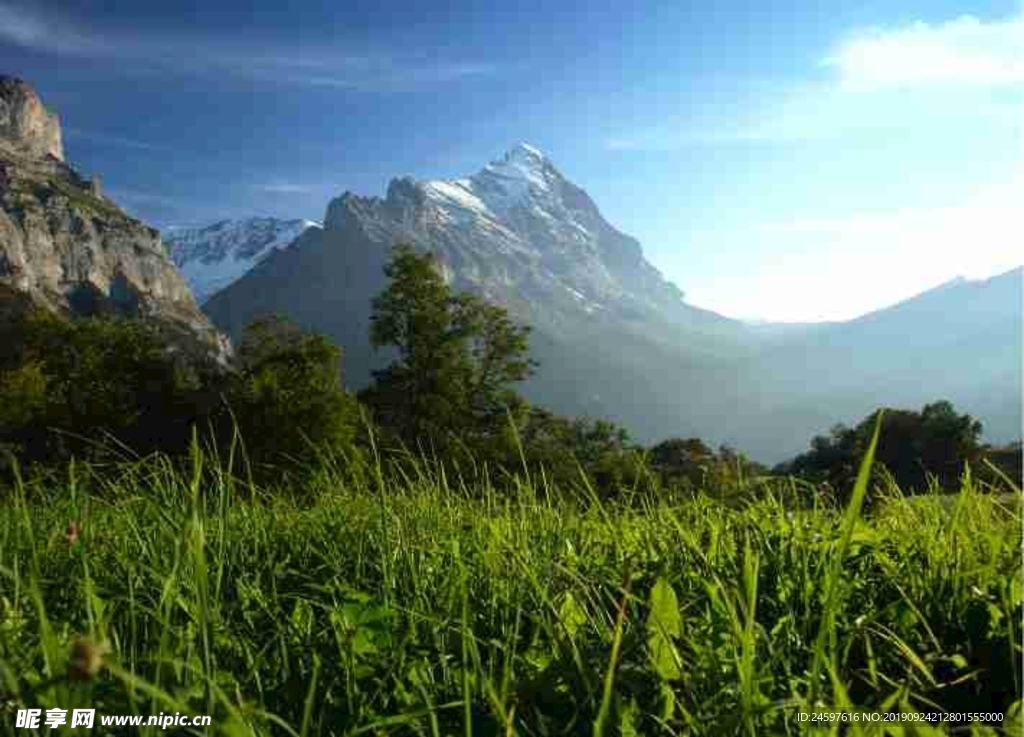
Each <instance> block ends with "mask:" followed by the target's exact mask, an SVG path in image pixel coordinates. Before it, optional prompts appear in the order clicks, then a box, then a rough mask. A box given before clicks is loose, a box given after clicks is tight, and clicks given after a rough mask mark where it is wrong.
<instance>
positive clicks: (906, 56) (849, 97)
mask: <svg viewBox="0 0 1024 737" xmlns="http://www.w3.org/2000/svg"><path fill="white" fill-rule="evenodd" d="M821 71H824V72H825V75H826V78H824V79H821V78H820V77H821V75H820V72H821ZM756 86H757V85H756V83H752V87H751V88H752V89H753V88H754V87H756ZM771 86H772V87H773V89H770V90H768V91H767V92H766V93H761V94H757V95H755V96H754V97H753V98H752V99H750V100H748V104H747V105H745V106H744V107H743V108H742V109H739V110H736V109H733V110H729V111H727V112H726V111H718V114H717V116H715V115H714V114H713V115H712V118H713V119H711V120H704V121H701V122H700V123H695V122H693V121H671V122H668V123H664V124H660V125H658V126H655V127H651V128H645V129H639V130H632V131H625V132H621V133H618V134H616V135H613V136H609V137H607V138H606V139H604V141H603V143H604V146H605V148H607V149H609V150H613V151H670V150H679V149H686V148H692V147H705V146H746V145H758V144H770V145H779V144H782V145H788V144H802V143H808V142H814V141H831V140H840V139H849V138H851V137H865V136H877V135H879V134H883V133H886V132H896V133H899V132H901V131H906V130H908V129H912V128H914V127H916V126H928V127H932V126H933V125H934V124H935V121H941V122H942V124H943V125H947V126H950V125H953V124H956V125H959V126H961V128H962V129H964V130H967V129H972V130H976V131H979V132H983V131H986V130H987V131H990V132H991V131H994V130H1000V131H1004V132H1005V131H1007V130H1012V131H1014V135H1017V136H1020V135H1021V134H1024V13H1021V14H1018V15H1016V16H1012V17H1010V18H1007V19H1004V20H998V21H989V22H986V21H982V20H979V19H978V18H975V17H972V16H961V17H959V18H956V19H953V20H949V21H947V22H944V23H937V24H927V23H923V22H918V23H912V24H909V25H907V26H899V27H892V28H887V29H886V28H874V29H868V30H860V31H854V32H852V33H849V34H846V35H845V36H844V37H842V38H841V39H840V40H839V41H838V42H837V43H836V44H834V45H833V46H832V48H830V49H828V50H827V51H826V52H825V53H824V54H823V55H822V57H821V58H820V60H819V61H818V62H817V65H816V67H815V66H814V65H813V64H812V65H810V66H809V67H808V69H807V71H806V74H805V78H804V79H803V80H794V81H791V82H789V83H779V84H774V85H771ZM981 135H984V133H981Z"/></svg>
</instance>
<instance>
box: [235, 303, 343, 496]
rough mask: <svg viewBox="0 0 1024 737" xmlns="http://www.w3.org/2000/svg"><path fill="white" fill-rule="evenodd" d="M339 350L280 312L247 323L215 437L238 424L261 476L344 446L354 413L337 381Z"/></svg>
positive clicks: (285, 472)
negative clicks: (228, 412) (305, 330)
mask: <svg viewBox="0 0 1024 737" xmlns="http://www.w3.org/2000/svg"><path fill="white" fill-rule="evenodd" d="M341 355H342V351H341V348H339V347H338V346H337V345H334V344H333V343H332V342H331V341H330V340H328V339H327V338H325V337H324V336H322V335H318V334H311V333H305V332H303V331H302V330H300V329H299V328H298V327H297V326H295V325H294V324H292V323H290V322H288V321H286V320H284V319H282V318H279V317H265V318H261V319H258V320H256V321H254V322H253V323H252V324H250V325H249V326H247V327H246V329H245V331H244V333H243V335H242V339H241V341H240V343H239V347H238V352H237V356H236V362H237V366H238V373H237V374H236V375H235V376H234V377H233V379H232V381H231V383H230V386H229V388H228V390H227V392H226V398H227V405H228V409H229V410H230V416H228V415H226V414H222V415H221V417H220V422H219V423H218V424H219V427H220V433H219V434H220V437H221V439H222V443H226V442H228V441H229V436H230V433H231V432H233V430H234V429H235V428H236V427H237V429H238V431H239V433H240V434H241V436H242V440H243V442H244V444H245V450H246V454H247V457H248V459H249V461H250V463H251V464H252V467H253V468H254V469H255V470H256V472H257V475H258V476H259V477H260V478H261V480H269V479H273V480H280V479H281V478H282V477H284V476H289V475H295V474H300V475H301V474H303V473H305V472H307V471H309V470H311V469H312V468H313V467H315V465H316V460H317V455H318V454H319V453H320V452H322V451H324V450H330V449H333V450H343V449H349V448H351V446H352V443H353V441H354V439H355V435H356V431H357V428H358V426H359V421H360V417H359V414H360V413H359V407H358V403H357V402H356V400H355V397H353V396H352V395H351V394H349V393H348V392H345V391H344V390H343V389H342V378H341Z"/></svg>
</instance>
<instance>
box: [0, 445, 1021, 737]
mask: <svg viewBox="0 0 1024 737" xmlns="http://www.w3.org/2000/svg"><path fill="white" fill-rule="evenodd" d="M193 460H194V468H193V469H192V471H191V472H190V471H188V470H181V469H177V470H176V469H175V467H174V466H172V464H171V463H170V462H169V461H166V460H161V459H159V458H157V459H150V460H145V461H139V462H136V463H132V464H127V465H124V466H118V467H116V468H109V469H102V470H98V469H93V468H81V467H79V468H74V467H72V468H71V469H70V470H69V473H68V474H67V476H66V477H65V478H64V479H63V480H61V481H54V480H50V481H48V482H46V483H41V482H40V483H29V482H25V483H20V484H18V485H16V486H15V487H14V488H11V489H7V490H3V491H0V494H2V495H3V496H2V497H0V734H28V733H29V732H28V731H27V730H24V729H16V728H15V713H16V711H17V710H18V709H24V708H41V709H43V710H44V713H45V709H47V708H50V707H59V708H65V709H71V708H75V707H79V708H82V707H88V708H95V709H96V710H97V712H98V713H101V714H143V715H148V714H157V713H158V712H163V713H174V712H182V713H185V714H209V715H212V717H213V720H212V723H213V726H212V727H211V728H209V729H208V730H207V732H205V733H211V734H213V733H218V734H231V735H245V734H260V735H263V734H268V735H269V734H282V735H284V734H298V735H331V734H337V735H357V734H366V735H523V736H526V735H590V734H592V735H620V734H621V735H659V734H660V735H674V734H692V735H730V734H746V735H774V734H894V735H898V734H907V735H911V734H915V735H926V734H946V733H952V731H953V730H952V728H951V727H952V725H950V724H945V725H943V724H938V723H934V722H933V723H931V724H928V723H925V722H921V721H916V722H915V721H909V720H912V719H915V718H916V719H920V718H921V717H920V716H916V717H915V716H914V715H915V714H917V715H921V714H927V713H930V712H938V711H942V712H998V713H999V714H1001V715H1005V720H1004V722H1003V724H1002V727H1001V728H1000V729H998V731H997V730H994V729H989V728H982V727H974V728H970V727H968V728H967V729H965V730H963V731H962V733H964V734H1003V733H1005V734H1020V733H1021V731H1020V729H1021V723H1020V717H1019V713H1018V710H1019V708H1020V705H1019V701H1018V699H1019V696H1018V694H1019V693H1020V691H1021V685H1022V684H1021V644H1020V643H1021V631H1020V626H1021V602H1022V590H1024V587H1022V575H1021V507H1020V502H1021V495H1020V491H1019V490H1015V489H1011V488H1002V489H991V488H978V487H976V486H975V485H974V484H972V483H971V482H970V481H965V483H964V486H963V488H962V490H961V491H960V493H959V494H958V495H955V496H952V497H947V498H946V499H945V500H944V499H941V498H939V497H937V496H926V497H915V498H902V497H900V496H899V495H898V494H895V493H891V494H890V497H891V498H889V499H888V500H887V501H885V502H884V503H881V504H877V505H873V506H872V507H871V509H870V511H868V510H862V509H861V508H860V506H861V500H862V497H863V492H864V491H865V488H864V485H863V484H859V485H858V488H857V489H856V490H855V492H854V495H853V502H852V503H851V504H850V505H849V506H848V507H847V508H846V509H827V508H817V509H814V508H812V509H792V508H789V509H787V507H786V506H785V505H783V504H782V503H781V502H780V501H779V499H780V498H781V497H782V491H783V487H784V484H783V483H782V482H776V487H775V489H776V493H773V492H772V487H770V486H766V487H763V488H762V489H761V491H760V493H759V494H757V495H751V497H750V498H749V499H747V500H746V501H740V502H733V503H730V504H728V505H727V504H723V503H721V502H718V501H715V500H714V499H712V498H711V497H710V496H700V497H697V498H690V499H685V500H676V501H672V500H669V499H664V498H663V499H660V500H645V499H640V498H634V499H631V500H630V503H629V504H625V503H619V504H601V503H598V502H597V501H596V500H594V499H593V498H590V497H589V496H588V495H587V493H586V491H585V490H579V491H577V492H574V493H572V494H569V493H566V494H563V495H561V496H559V498H558V499H557V500H555V498H554V495H552V494H551V493H550V491H549V490H546V489H545V487H544V485H543V483H542V482H539V481H537V480H529V479H525V478H524V479H521V481H520V483H519V484H518V486H517V488H516V489H515V490H514V491H512V492H504V493H502V494H498V493H497V492H495V491H493V490H487V489H483V490H478V492H477V493H476V494H474V495H470V494H468V493H466V491H465V490H464V489H460V488H459V486H458V484H456V483H454V482H452V481H449V480H446V479H445V478H444V477H443V476H440V475H435V474H432V473H431V472H430V471H429V469H428V468H426V467H423V466H421V467H420V469H419V472H418V473H415V474H413V475H412V476H406V477H395V478H391V479H385V478H383V477H382V476H383V474H380V473H378V475H377V476H376V477H375V476H374V473H373V471H374V469H373V468H371V469H370V471H371V472H370V474H369V476H367V477H366V478H367V480H365V481H362V482H353V481H351V480H349V477H348V476H347V475H342V474H332V473H329V472H325V473H324V474H322V475H321V476H320V478H319V480H317V481H315V482H311V488H310V489H309V490H308V494H307V495H306V498H305V501H304V503H303V504H302V505H299V504H296V503H292V502H289V501H287V500H286V499H283V498H273V499H267V498H262V497H254V495H253V494H252V493H251V491H250V489H249V487H248V486H247V485H245V484H243V483H241V482H237V481H235V480H234V479H233V478H231V477H230V476H229V475H228V474H226V473H224V472H222V471H221V470H219V469H220V467H221V465H223V464H219V463H216V462H210V461H209V460H204V459H203V458H202V456H201V454H200V453H198V452H196V453H195V456H194V459H193ZM376 470H377V471H379V466H378V467H377V469H376ZM997 492H998V493H997ZM72 520H76V521H78V522H79V523H80V524H79V525H78V527H77V528H76V529H71V530H70V531H69V529H68V525H69V522H70V521H72ZM69 532H70V534H69ZM854 708H857V709H861V710H865V711H874V712H880V711H885V712H889V713H890V714H891V715H893V716H890V717H889V718H890V719H898V720H899V721H891V722H885V723H881V722H880V723H875V724H864V723H852V722H841V721H833V722H830V723H821V722H811V721H801V716H800V714H801V713H804V714H809V713H811V712H815V711H818V712H823V711H829V710H831V711H840V710H845V711H846V713H851V710H852V709H854ZM901 714H902V716H900V715H901ZM1015 720H1016V721H1015ZM995 726H999V725H995ZM108 729H109V728H108ZM122 729H123V728H122ZM140 731H141V732H142V733H147V732H146V730H139V729H134V730H132V733H138V732H140ZM170 731H173V730H170ZM83 732H84V730H82V729H81V728H79V729H77V730H74V731H69V732H67V733H68V734H80V733H83ZM92 732H93V733H103V728H101V727H98V726H97V727H96V728H94V729H93V730H92ZM158 732H160V730H159V729H158V728H150V730H149V732H148V733H152V734H156V733H158ZM198 732H199V730H197V733H198Z"/></svg>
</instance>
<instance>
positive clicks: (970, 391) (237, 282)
mask: <svg viewBox="0 0 1024 737" xmlns="http://www.w3.org/2000/svg"><path fill="white" fill-rule="evenodd" d="M398 242H404V243H408V244H410V245H412V246H413V247H415V248H417V249H419V250H421V251H431V252H433V253H435V254H436V255H437V256H438V257H439V262H440V264H441V268H442V270H443V273H444V276H445V278H446V280H447V281H448V282H449V283H450V284H451V286H452V287H454V288H455V289H457V290H469V291H472V292H475V293H477V294H479V295H481V296H483V297H485V298H486V299H488V300H490V301H492V302H495V303H497V304H500V305H502V306H504V307H505V308H507V309H508V311H509V313H510V314H511V316H512V317H513V318H514V319H515V320H516V321H518V322H520V323H523V324H528V325H530V326H531V327H532V328H533V332H532V333H531V339H530V344H531V350H532V352H533V356H534V358H536V359H538V361H539V363H540V368H539V370H538V371H537V373H536V374H535V375H534V376H532V377H531V378H530V379H529V380H528V381H527V382H526V383H525V385H524V387H523V390H524V393H525V394H526V395H527V397H529V398H530V399H532V400H533V401H535V402H536V403H538V404H541V405H543V406H546V407H548V408H550V409H553V410H555V411H557V412H560V413H562V414H566V415H573V416H579V415H589V416H592V417H603V418H609V419H612V420H615V421H617V422H619V423H621V424H622V425H623V426H625V427H626V428H628V429H629V430H630V431H631V433H632V434H633V436H634V437H635V438H636V439H637V440H640V441H642V442H645V443H651V442H656V441H658V440H661V439H664V438H667V437H673V436H675V437H701V438H703V439H705V440H707V441H710V442H712V443H714V444H718V443H728V444H730V445H732V446H734V447H736V448H738V449H740V450H743V451H745V452H746V453H748V454H749V455H750V456H751V457H753V458H754V459H756V460H762V461H776V460H783V459H785V458H787V457H790V456H792V455H793V454H795V453H797V452H799V451H801V450H803V449H804V448H805V447H806V444H807V440H808V438H810V437H811V436H812V435H814V434H817V433H821V432H823V431H826V430H827V429H828V428H829V427H830V426H831V425H832V424H834V423H835V422H838V421H843V422H847V423H852V422H856V421H857V420H859V419H860V418H861V417H863V416H864V415H866V414H868V413H869V412H870V411H871V410H873V409H874V408H876V407H878V406H903V407H906V406H909V407H920V406H921V405H923V404H924V403H926V402H929V401H933V400H935V399H939V398H944V399H949V400H951V401H952V402H953V403H954V404H955V405H956V406H957V407H958V408H959V409H960V410H961V411H968V412H970V413H972V414H974V415H975V416H977V417H978V418H979V419H981V420H982V421H983V423H984V424H985V426H986V429H987V433H986V435H987V437H988V439H990V440H994V441H1002V440H1011V439H1014V438H1017V437H1019V436H1020V434H1021V402H1022V400H1021V397H1022V387H1021V374H1022V365H1024V358H1022V339H1021V338H1022V313H1024V288H1022V282H1024V279H1022V271H1021V269H1015V270H1013V271H1010V272H1007V273H1005V274H1002V275H999V276H996V277H993V278H991V279H987V280H981V281H967V280H964V279H956V280H953V281H951V282H948V283H947V284H944V285H942V286H941V287H939V288H936V289H933V290H930V291H928V292H925V293H924V294H921V295H919V296H917V297H915V298H913V299H910V300H906V301H904V302H902V303H900V304H898V305H895V306H892V307H889V308H886V309H883V310H879V311H877V312H874V313H871V314H869V315H865V316H863V317H861V318H858V319H856V320H851V321H848V322H840V323H827V324H808V325H774V324H770V323H769V324H752V323H749V322H744V321H739V320H733V319H729V318H726V317H723V316H721V315H718V314H716V313H714V312H711V311H708V310H704V309H700V308H697V307H694V306H692V305H690V304H688V303H687V302H686V300H685V298H684V294H683V292H682V290H680V289H679V288H678V287H677V286H676V285H675V284H673V283H672V282H671V281H669V280H668V279H666V278H665V277H664V275H662V274H661V272H659V271H658V269H657V268H656V267H655V266H653V265H652V264H651V263H650V262H649V261H647V259H646V258H645V257H644V254H643V250H642V248H641V246H640V244H639V243H638V242H637V240H636V239H634V238H632V237H630V236H629V235H627V234H625V233H622V232H621V231H619V230H618V229H617V228H615V227H614V225H612V224H611V223H609V222H608V221H607V220H606V219H605V218H604V217H603V216H602V214H601V212H600V210H599V208H598V206H597V204H596V203H595V202H594V201H593V200H592V199H591V197H590V196H589V195H588V194H587V193H586V191H584V190H583V189H582V188H580V187H579V186H578V185H576V184H574V183H573V182H571V181H570V180H569V179H568V178H567V177H565V176H564V175H563V174H562V173H561V172H560V171H559V170H558V168H557V167H556V166H555V165H554V163H553V162H552V161H551V160H550V159H549V158H548V157H547V156H545V155H544V154H543V153H542V152H540V151H539V150H537V149H536V148H534V147H532V146H530V145H528V144H519V145H517V146H515V147H514V148H512V149H511V150H510V151H508V152H507V153H506V154H505V155H504V156H503V157H501V158H498V159H496V160H494V161H492V162H490V163H489V164H487V165H486V166H484V167H482V168H481V169H480V171H478V172H476V173H475V174H472V175H471V176H468V177H465V178H460V179H450V180H445V179H426V180H421V179H416V178H413V177H408V176H406V177H399V178H396V179H393V180H392V181H391V182H390V184H389V185H388V188H387V192H386V194H385V196H384V197H374V196H369V197H366V196H360V195H357V194H354V193H352V192H345V193H343V194H342V195H341V196H340V197H337V198H336V199H334V200H332V201H331V202H330V203H329V204H328V206H327V210H326V213H325V216H324V218H323V223H322V225H321V224H320V223H316V222H314V221H311V220H302V219H292V220H279V219H275V218H269V217H255V218H249V219H246V220H222V221H219V222H216V223H214V224H212V225H209V226H206V227H202V228H191V229H171V230H169V231H168V232H167V233H166V239H165V240H162V239H161V234H160V233H159V232H158V231H157V230H156V229H155V228H152V227H150V226H149V225H147V224H145V223H142V222H140V221H139V220H137V219H135V218H133V217H131V216H129V215H128V214H126V213H125V212H124V211H123V210H122V209H121V208H120V207H118V205H117V203H116V202H114V201H113V200H112V199H111V198H110V197H109V196H108V195H107V194H106V193H105V192H104V191H103V187H102V185H101V183H100V181H99V179H98V178H97V177H95V176H91V177H86V176H84V175H83V174H81V173H80V172H79V171H77V170H76V169H75V168H74V167H72V166H71V165H70V164H68V163H67V161H65V159H64V150H63V140H62V132H61V124H60V120H59V118H58V117H57V115H56V114H54V113H53V112H52V111H50V110H48V109H47V108H46V107H45V106H44V105H43V103H42V101H41V100H40V98H39V96H38V95H37V94H36V92H35V91H34V90H33V89H32V88H31V87H30V86H29V85H28V84H26V83H25V82H23V81H21V80H17V79H14V78H10V77H2V76H0V297H3V298H4V299H6V298H7V296H8V295H9V294H13V295H14V296H15V298H16V299H17V300H27V301H29V302H31V303H33V304H36V305H38V306H42V307H45V308H47V309H52V310H56V311H60V312H65V313H70V314H78V315H92V314H109V313H115V314H121V315H126V316H129V317H132V318H133V319H140V320H146V321H150V322H153V323H155V324H156V325H158V326H159V327H160V328H161V329H162V330H163V332H164V333H165V335H166V336H167V337H168V342H169V344H170V345H171V346H172V347H174V348H179V349H184V350H187V351H189V352H198V353H201V354H203V355H205V356H207V357H212V358H215V359H216V360H217V361H219V362H220V363H221V364H222V365H224V366H228V365H230V363H231V344H230V342H229V341H228V340H227V338H226V337H225V336H224V334H223V333H221V332H219V331H225V332H227V333H229V334H230V335H232V336H235V337H237V336H238V335H239V333H240V332H241V330H242V328H243V327H244V326H245V325H246V324H248V323H249V322H250V321H251V320H253V319H254V318H256V317H258V316H260V315H264V314H268V313H281V314H284V315H286V316H288V317H290V318H292V319H293V320H295V321H296V322H298V323H299V324H300V325H302V326H304V327H307V328H310V329H314V330H318V331H320V332H323V333H326V334H327V335H329V336H330V337H332V338H333V339H334V340H336V341H337V342H338V343H340V344H341V345H342V346H343V348H344V350H345V361H344V363H345V379H346V384H347V386H348V387H349V388H351V389H359V388H361V387H363V386H365V385H366V384H367V382H368V381H369V379H370V376H371V372H372V370H373V369H375V368H379V367H382V366H383V365H385V363H386V362H387V361H388V360H389V358H390V355H389V354H388V352H387V351H382V352H379V353H376V352H374V351H372V350H371V349H370V346H369V341H368V332H369V320H370V310H371V300H372V298H373V297H374V296H375V295H376V294H378V293H379V292H380V291H381V290H382V289H383V288H384V286H385V277H384V273H383V267H384V264H385V263H386V261H387V260H388V258H389V255H390V251H391V248H392V246H393V245H394V244H396V243H398ZM869 287H870V285H865V288H869ZM193 291H194V292H195V295H196V296H197V297H198V298H199V300H200V301H201V302H202V311H201V310H200V307H199V304H198V303H197V300H196V299H195V298H194V296H193ZM204 313H205V314H204ZM218 329H219V330H218Z"/></svg>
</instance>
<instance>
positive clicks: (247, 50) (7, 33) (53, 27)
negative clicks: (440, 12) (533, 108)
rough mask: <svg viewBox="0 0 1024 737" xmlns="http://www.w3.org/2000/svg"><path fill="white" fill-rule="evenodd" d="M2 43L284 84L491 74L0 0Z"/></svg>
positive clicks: (430, 60)
mask: <svg viewBox="0 0 1024 737" xmlns="http://www.w3.org/2000/svg"><path fill="white" fill-rule="evenodd" d="M0 41H4V42H7V43H10V44H13V45H15V46H18V47H21V48H24V49H29V50H32V51H35V52H39V53H45V54H53V55H57V56H65V57H79V58H90V59H101V60H102V59H108V60H111V61H117V62H131V63H132V64H133V67H132V68H133V69H134V70H135V71H149V72H160V71H163V72H177V73H186V74H201V75H209V74H221V75H223V74H228V75H233V76H237V77H242V78H249V79H256V80H260V81H266V82H276V83H279V84H292V85H309V86H317V87H330V88H335V89H351V90H371V91H401V90H405V89H411V88H418V87H421V86H425V85H433V84H445V83H453V82H459V81H463V80H471V79H474V78H479V77H486V76H490V75H492V74H494V73H496V72H497V67H496V66H495V65H493V64H490V63H487V62H484V61H480V60H473V59H451V58H439V57H432V56H429V57H428V56H423V55H418V56H417V55H413V54H395V53H392V52H378V53H374V52H370V53H356V52H353V51H351V50H348V49H345V48H342V47H340V46H338V45H332V46H322V47H311V46H310V45H309V44H303V45H298V44H296V45H295V46H281V45H277V46H269V47H268V46H267V45H266V44H253V43H248V42H246V41H244V40H239V39H236V38H231V37H222V36H217V37H213V36H202V35H196V34H189V35H188V36H184V35H174V34H169V33H154V32H152V31H150V30H147V29H136V30H134V31H133V32H131V33H126V32H124V31H123V30H114V29H109V28H100V27H89V26H85V25H82V24H79V23H76V22H74V21H73V20H70V19H68V18H66V17H62V16H57V15H55V14H52V13H47V14H44V13H42V12H40V11H39V10H38V9H36V8H33V7H32V6H24V7H23V6H20V5H16V4H13V3H12V2H11V0H0Z"/></svg>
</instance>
